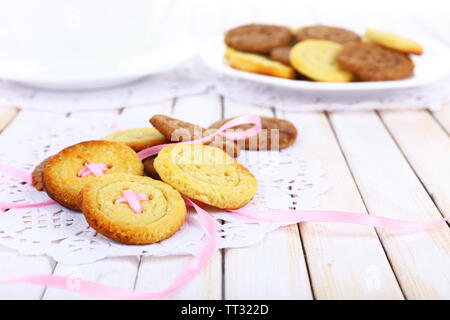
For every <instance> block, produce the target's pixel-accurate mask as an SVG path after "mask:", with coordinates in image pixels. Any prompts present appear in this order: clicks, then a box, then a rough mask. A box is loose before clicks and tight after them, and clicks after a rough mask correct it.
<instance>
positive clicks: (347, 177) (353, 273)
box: [282, 112, 403, 299]
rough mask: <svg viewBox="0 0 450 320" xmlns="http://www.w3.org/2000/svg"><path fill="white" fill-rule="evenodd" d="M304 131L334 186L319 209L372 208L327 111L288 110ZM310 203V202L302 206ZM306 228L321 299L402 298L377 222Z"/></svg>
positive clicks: (304, 145) (300, 143)
mask: <svg viewBox="0 0 450 320" xmlns="http://www.w3.org/2000/svg"><path fill="white" fill-rule="evenodd" d="M282 115H283V117H284V118H286V119H288V120H290V121H292V122H293V123H294V124H295V126H296V127H297V129H298V132H299V136H298V139H297V141H296V143H295V145H294V147H296V148H300V149H302V150H304V151H305V152H308V153H311V154H314V155H315V156H317V157H318V158H319V159H321V160H322V161H323V164H324V166H325V170H326V176H325V178H326V179H327V180H328V182H329V183H330V185H331V187H330V189H329V190H327V192H326V193H324V194H323V195H321V197H320V198H319V203H318V206H317V207H316V208H314V209H318V210H343V211H354V212H361V213H366V209H365V206H364V203H363V201H362V199H361V196H360V194H359V192H358V189H357V187H356V185H355V182H354V180H353V178H352V175H351V172H350V171H349V168H348V167H347V164H346V162H345V159H344V157H343V155H342V153H341V150H340V148H339V145H338V143H337V141H336V138H335V136H334V134H333V131H332V130H331V128H330V125H329V123H328V120H327V118H326V116H325V115H324V114H323V113H321V112H314V113H303V112H302V113H295V112H283V113H282ZM302 209H310V208H302ZM300 232H301V236H302V240H303V246H304V250H305V255H306V258H307V263H308V268H309V272H310V277H311V281H312V285H313V290H314V296H315V298H317V299H402V298H403V295H402V292H401V290H400V287H399V285H398V283H397V280H396V278H395V275H394V273H393V271H392V269H391V266H390V264H389V261H388V259H387V257H386V255H385V253H384V251H383V248H382V246H381V244H380V242H379V239H378V236H377V234H376V232H375V230H374V229H373V228H368V227H365V226H358V225H351V224H336V223H301V224H300Z"/></svg>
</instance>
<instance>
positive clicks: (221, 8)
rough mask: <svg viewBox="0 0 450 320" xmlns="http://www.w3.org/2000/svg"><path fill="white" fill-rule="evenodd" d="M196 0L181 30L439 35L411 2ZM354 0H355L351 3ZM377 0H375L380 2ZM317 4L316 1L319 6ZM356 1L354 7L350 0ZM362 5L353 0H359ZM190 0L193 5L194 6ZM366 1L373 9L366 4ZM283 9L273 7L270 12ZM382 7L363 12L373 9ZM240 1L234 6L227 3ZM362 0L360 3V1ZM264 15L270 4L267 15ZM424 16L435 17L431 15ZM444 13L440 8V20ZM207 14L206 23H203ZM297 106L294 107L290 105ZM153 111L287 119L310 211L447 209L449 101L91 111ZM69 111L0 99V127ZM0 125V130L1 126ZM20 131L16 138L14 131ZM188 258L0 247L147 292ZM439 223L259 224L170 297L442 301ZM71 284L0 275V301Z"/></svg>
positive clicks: (213, 103) (211, 103)
mask: <svg viewBox="0 0 450 320" xmlns="http://www.w3.org/2000/svg"><path fill="white" fill-rule="evenodd" d="M193 2H194V3H196V4H197V5H196V6H195V8H196V9H195V10H193V12H192V16H191V18H190V19H185V20H186V21H187V22H186V21H185V22H186V23H187V24H188V29H189V30H190V31H191V32H192V34H194V35H196V36H197V37H200V38H201V37H205V36H207V35H210V34H217V33H220V32H223V30H225V29H226V28H229V27H231V26H233V25H236V24H239V23H247V22H251V21H260V22H268V23H272V22H273V23H279V22H280V19H278V18H277V17H279V16H280V15H281V14H283V15H284V17H285V19H284V20H283V21H285V23H286V24H291V25H294V24H299V25H305V24H312V23H316V22H326V23H329V24H338V25H341V26H346V25H347V26H348V27H349V28H351V27H352V26H353V27H355V28H356V27H358V28H363V27H365V26H368V24H369V22H370V23H372V24H373V25H376V26H380V25H383V26H385V27H386V28H388V29H389V28H393V27H398V28H400V29H403V30H408V28H413V27H412V26H413V25H414V28H415V29H414V30H415V32H416V33H417V34H418V35H420V36H428V37H431V38H434V39H437V40H441V41H443V42H446V43H450V36H449V34H448V32H442V30H444V29H443V28H442V26H446V27H447V29H445V30H448V28H449V27H450V20H449V19H445V14H444V13H439V12H438V13H437V16H436V17H437V18H436V19H435V20H434V21H433V19H428V18H427V15H426V14H425V15H421V14H420V13H421V12H420V10H419V9H417V8H416V7H410V8H409V9H408V10H409V11H408V12H407V14H405V15H403V16H402V18H403V19H402V20H401V21H402V23H404V24H400V23H399V22H398V21H396V19H393V18H389V17H387V16H382V15H378V16H377V15H372V16H371V17H372V19H371V20H370V21H369V22H368V21H366V19H364V18H362V16H358V14H356V13H357V12H360V11H358V10H362V7H361V6H363V5H362V4H357V2H351V1H347V2H348V3H347V2H346V3H347V5H348V6H347V11H346V12H347V14H346V15H342V14H340V15H339V14H336V12H337V10H339V7H341V8H342V5H339V6H338V7H336V5H335V6H333V5H330V2H325V1H315V2H309V3H308V5H304V2H302V5H303V6H302V7H301V9H298V10H294V9H292V8H294V7H295V5H298V4H294V2H296V1H292V2H288V1H277V2H274V1H272V2H267V3H265V4H264V5H263V4H262V3H263V1H253V0H252V1H246V2H242V1H217V2H214V5H213V4H212V3H213V2H211V1H207V2H205V1H203V0H195V1H193ZM358 3H360V2H358ZM379 3H380V2H377V4H379ZM325 4H326V5H325ZM358 5H359V6H360V7H357V6H358ZM365 5H366V3H365V4H364V6H365ZM193 6H194V5H193ZM372 7H373V8H372ZM281 8H284V10H281ZM380 8H382V6H381V5H380V6H375V4H372V5H371V9H370V10H372V9H373V10H375V9H376V10H377V12H378V13H380V14H382V13H383V10H382V9H380ZM238 9H239V10H238ZM367 10H369V9H367ZM268 12H269V13H270V14H269V13H268ZM433 17H434V16H433ZM443 17H444V18H443ZM206 23H207V25H208V27H207V28H205V24H206ZM299 108H301V106H299ZM157 113H162V114H167V115H171V116H173V117H176V118H181V119H183V120H185V121H191V122H195V123H198V124H200V125H202V126H207V125H209V124H210V123H212V122H213V121H216V120H218V119H221V118H226V117H231V116H236V115H242V114H249V113H255V114H260V115H268V116H275V117H279V118H285V119H289V120H290V121H292V122H293V123H294V124H295V125H296V127H297V128H298V131H299V137H298V141H297V142H296V143H295V145H294V146H293V147H294V148H301V149H303V150H304V151H306V152H308V153H312V154H314V155H316V156H317V157H319V158H320V159H321V160H322V161H323V163H324V166H325V167H326V171H327V179H328V181H329V182H330V183H331V185H332V187H331V189H330V190H329V191H328V192H326V193H324V194H323V195H321V197H320V199H319V206H318V209H324V210H326V209H333V210H349V211H357V212H361V213H366V214H373V215H379V216H388V217H394V218H402V219H411V220H433V219H438V218H440V217H443V216H445V217H448V216H450V183H449V182H450V136H449V134H450V104H447V105H444V106H443V108H442V109H441V110H439V111H435V112H430V111H428V110H426V106H424V110H419V111H401V112H397V111H369V112H332V113H326V112H303V113H299V112H285V111H281V110H278V109H277V106H273V108H271V109H270V108H261V107H258V106H255V105H251V104H248V103H242V102H238V101H235V100H232V99H228V98H224V97H222V96H216V95H211V94H205V95H198V96H192V97H178V98H176V99H173V100H170V101H166V102H163V103H160V104H155V105H151V106H142V107H136V108H121V109H117V110H112V111H106V112H91V117H92V118H93V119H99V120H101V119H102V118H103V117H104V116H105V115H106V114H108V116H114V117H115V119H116V121H117V123H119V124H120V122H121V120H123V121H125V120H126V119H127V117H134V116H135V115H137V114H138V115H142V123H140V124H139V125H144V124H147V119H149V118H150V117H151V116H152V115H153V114H157ZM77 116H80V115H78V114H77V113H71V114H68V115H57V114H43V113H38V112H36V111H27V110H21V109H20V106H19V107H16V106H11V107H9V108H0V132H1V131H2V130H8V128H10V127H11V126H20V125H21V123H28V122H27V121H25V120H26V119H29V117H41V118H42V121H64V118H66V117H77ZM0 134H1V133H0ZM18 138H19V137H18ZM189 259H191V257H189V256H169V257H140V256H137V257H119V258H107V259H104V260H102V261H97V262H94V263H89V264H85V265H80V266H76V267H71V266H64V265H62V264H59V263H56V262H55V261H53V260H52V259H51V258H48V257H30V256H22V255H19V254H17V253H16V252H15V251H14V250H11V249H8V248H4V247H1V248H0V277H1V276H7V275H13V274H27V273H43V274H55V275H72V276H73V275H76V276H80V277H82V278H83V279H86V280H93V281H98V282H100V283H105V284H109V285H114V286H119V287H122V288H127V289H137V290H146V291H154V290H160V289H163V288H164V287H166V286H167V285H168V284H169V283H170V282H171V281H172V280H173V279H174V277H175V276H176V274H177V273H178V272H179V271H180V270H181V269H182V268H183V267H184V266H185V265H186V264H187V263H188V261H189ZM448 270H450V229H449V226H448V224H442V225H439V226H436V227H433V228H432V229H430V230H427V231H424V232H419V233H414V234H407V235H396V234H393V233H390V232H386V231H384V230H381V229H380V230H379V229H374V228H368V227H363V226H356V225H349V224H332V223H300V224H299V225H291V226H287V227H284V228H280V229H278V230H275V231H273V232H271V233H269V234H268V235H267V236H266V238H265V239H264V240H263V241H262V242H261V243H260V244H258V245H256V246H253V247H249V248H233V249H225V250H221V251H219V252H218V253H216V254H215V255H214V256H213V258H212V259H211V260H210V262H209V263H208V264H207V266H206V267H205V268H204V269H203V270H202V271H201V272H200V274H198V275H197V277H196V278H195V279H194V280H193V281H192V282H191V283H189V284H188V285H187V286H186V287H185V288H183V289H182V290H180V291H179V292H178V293H176V294H175V295H174V296H172V297H171V298H172V299H450V273H449V272H448ZM87 298H89V297H86V296H82V295H80V294H77V293H73V292H65V291H61V290H57V289H51V288H44V287H39V286H31V285H0V299H87Z"/></svg>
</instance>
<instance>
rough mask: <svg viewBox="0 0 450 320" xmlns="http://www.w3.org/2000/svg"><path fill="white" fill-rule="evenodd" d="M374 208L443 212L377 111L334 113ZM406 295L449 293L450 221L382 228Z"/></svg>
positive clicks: (435, 215)
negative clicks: (405, 229) (402, 229)
mask: <svg viewBox="0 0 450 320" xmlns="http://www.w3.org/2000/svg"><path fill="white" fill-rule="evenodd" d="M330 119H331V123H332V125H333V127H334V130H335V132H336V135H337V137H338V140H339V142H340V145H341V147H342V150H343V152H344V154H345V156H346V159H347V161H348V163H349V166H350V168H351V170H352V173H353V176H354V177H355V180H356V182H357V184H358V187H359V190H360V192H361V195H362V197H363V199H364V202H365V204H366V207H367V209H368V211H369V213H370V214H374V215H378V216H384V217H391V218H398V219H408V220H418V221H420V220H422V221H430V220H436V219H439V218H441V215H440V213H439V211H438V209H437V208H436V206H435V205H434V204H433V202H432V201H431V199H430V198H429V196H428V194H427V192H426V190H425V189H424V188H423V186H422V185H421V183H420V181H419V179H418V178H417V176H416V175H415V174H414V172H413V171H412V170H411V168H410V167H409V165H408V163H407V161H406V160H405V158H404V157H403V155H402V153H401V152H400V151H399V149H398V148H397V146H396V145H395V143H394V141H393V140H392V138H391V137H390V135H389V133H388V132H387V131H386V129H385V127H384V126H383V124H382V122H381V121H380V119H379V118H378V117H377V115H376V114H375V113H374V112H354V113H346V112H335V113H332V114H331V115H330ZM378 234H379V236H380V239H381V242H382V244H383V247H384V249H385V251H386V253H387V255H388V257H389V260H390V262H391V265H392V267H393V269H394V272H395V274H396V276H397V279H398V280H399V283H400V285H401V287H402V290H403V293H404V294H405V296H406V297H407V298H408V299H434V298H436V299H448V298H449V297H450V296H449V294H450V274H449V273H448V270H449V268H450V256H449V247H450V230H449V228H448V226H447V225H446V224H441V225H439V226H436V227H433V228H432V229H429V230H426V231H423V232H416V233H407V234H401V233H394V232H389V231H386V230H382V229H380V230H378Z"/></svg>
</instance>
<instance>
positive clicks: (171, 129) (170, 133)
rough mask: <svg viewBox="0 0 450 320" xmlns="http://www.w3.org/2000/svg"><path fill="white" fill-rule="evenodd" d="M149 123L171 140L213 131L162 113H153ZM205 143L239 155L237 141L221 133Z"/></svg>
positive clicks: (181, 139)
mask: <svg viewBox="0 0 450 320" xmlns="http://www.w3.org/2000/svg"><path fill="white" fill-rule="evenodd" d="M150 123H151V124H152V125H153V126H154V127H155V128H156V129H158V131H159V132H161V133H162V134H163V135H164V136H165V137H167V138H168V139H169V140H170V141H173V142H182V141H192V140H197V139H201V138H202V137H205V136H207V135H210V134H213V133H214V132H215V131H214V130H209V131H207V130H206V129H204V128H202V127H200V126H198V125H195V124H192V123H189V122H185V121H181V120H178V119H174V118H171V117H168V116H165V115H162V114H157V115H154V116H153V117H152V118H151V119H150ZM207 144H209V145H211V146H214V147H217V148H220V149H222V150H223V151H225V152H227V153H228V154H229V155H231V156H233V157H237V156H238V155H239V151H240V150H239V146H238V145H237V143H236V142H234V141H231V140H228V139H225V138H223V137H222V136H221V135H217V136H216V137H215V138H214V139H213V140H212V141H211V142H210V143H207Z"/></svg>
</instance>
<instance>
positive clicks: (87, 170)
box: [77, 162, 109, 178]
mask: <svg viewBox="0 0 450 320" xmlns="http://www.w3.org/2000/svg"><path fill="white" fill-rule="evenodd" d="M106 170H109V168H108V167H107V166H106V165H105V164H103V163H96V162H86V163H85V164H84V168H83V169H81V170H80V171H79V172H78V175H77V176H78V177H80V178H81V177H84V176H87V175H89V174H91V173H92V174H93V175H95V176H96V177H99V176H102V175H103V171H106Z"/></svg>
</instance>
